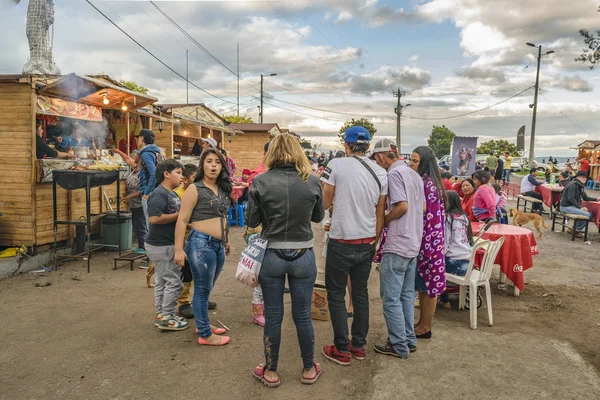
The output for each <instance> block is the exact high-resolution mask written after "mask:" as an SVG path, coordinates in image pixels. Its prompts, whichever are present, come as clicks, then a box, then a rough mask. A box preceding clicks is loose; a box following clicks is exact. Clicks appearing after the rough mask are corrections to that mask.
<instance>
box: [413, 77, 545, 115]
mask: <svg viewBox="0 0 600 400" xmlns="http://www.w3.org/2000/svg"><path fill="white" fill-rule="evenodd" d="M533 87H535V85H533V86H530V87H528V88H527V89H524V90H522V91H520V92H519V93H517V94H515V95H513V96H510V97H509V98H508V99H504V100H502V101H499V102H497V103H494V104H492V105H490V106H487V107H484V108H480V109H479V110H475V111H470V112H468V113H464V114H458V115H451V116H448V117H434V118H422V117H411V116H409V115H404V114H402V117H403V118H408V119H417V120H422V121H437V120H442V119H453V118H460V117H465V116H467V115H472V114H476V113H478V112H481V111H485V110H488V109H490V108H492V107H496V106H497V105H500V104H502V103H506V102H507V101H509V100H512V99H514V98H515V97H518V96H520V95H522V94H523V93H525V92H526V91H528V90H529V89H531V88H533Z"/></svg>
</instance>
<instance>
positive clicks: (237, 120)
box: [223, 115, 254, 124]
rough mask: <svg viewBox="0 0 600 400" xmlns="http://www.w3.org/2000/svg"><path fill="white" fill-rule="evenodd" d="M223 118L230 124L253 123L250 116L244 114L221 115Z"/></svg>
mask: <svg viewBox="0 0 600 400" xmlns="http://www.w3.org/2000/svg"><path fill="white" fill-rule="evenodd" d="M223 119H224V120H225V121H227V122H229V123H230V124H253V123H254V121H252V117H248V116H246V115H244V116H243V117H242V116H240V115H223Z"/></svg>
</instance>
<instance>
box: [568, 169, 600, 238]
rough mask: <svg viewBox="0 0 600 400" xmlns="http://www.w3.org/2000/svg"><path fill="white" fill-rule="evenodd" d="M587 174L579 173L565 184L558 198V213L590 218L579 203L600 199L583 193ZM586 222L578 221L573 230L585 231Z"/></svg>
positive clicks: (589, 214) (590, 215) (588, 213)
mask: <svg viewBox="0 0 600 400" xmlns="http://www.w3.org/2000/svg"><path fill="white" fill-rule="evenodd" d="M587 178H588V175H587V172H585V171H579V172H577V174H575V178H573V179H572V180H571V182H569V183H567V186H565V188H564V190H563V192H562V195H561V197H560V212H561V213H563V214H575V215H585V216H587V217H589V218H592V213H591V212H589V211H588V210H587V208H585V207H581V201H582V200H584V201H600V198H597V199H593V198H591V197H589V196H588V195H587V193H586V192H585V183H586V182H587ZM587 223H588V221H585V220H578V221H577V222H576V224H575V229H576V230H577V231H578V232H583V231H585V225H586V224H587Z"/></svg>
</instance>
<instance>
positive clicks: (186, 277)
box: [175, 164, 210, 319]
mask: <svg viewBox="0 0 600 400" xmlns="http://www.w3.org/2000/svg"><path fill="white" fill-rule="evenodd" d="M197 172H198V167H197V166H196V165H194V164H186V165H184V166H183V183H182V184H181V186H179V187H178V188H177V189H176V190H175V193H176V194H177V196H178V197H179V200H181V198H182V197H183V193H185V190H186V189H187V188H188V186H190V185H191V184H192V183H194V179H196V173H197ZM188 233H189V229H188V230H187V232H186V238H187V234H188ZM181 277H182V280H183V290H182V291H181V295H180V296H179V298H178V299H177V304H178V305H179V308H178V309H177V315H179V316H180V317H183V318H186V319H191V318H194V311H193V310H192V292H191V290H192V271H190V267H189V265H188V264H187V263H186V265H185V266H184V267H183V269H182V273H181ZM209 308H210V306H209Z"/></svg>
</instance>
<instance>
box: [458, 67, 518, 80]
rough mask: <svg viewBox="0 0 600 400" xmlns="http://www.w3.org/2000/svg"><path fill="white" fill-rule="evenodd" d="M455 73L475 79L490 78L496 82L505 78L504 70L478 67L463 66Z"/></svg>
mask: <svg viewBox="0 0 600 400" xmlns="http://www.w3.org/2000/svg"><path fill="white" fill-rule="evenodd" d="M456 75H458V76H460V77H463V78H468V79H477V80H490V81H493V82H497V83H502V82H504V81H505V80H506V77H505V76H504V72H502V71H500V70H497V69H486V68H480V67H465V68H463V69H462V70H460V71H458V72H456Z"/></svg>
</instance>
